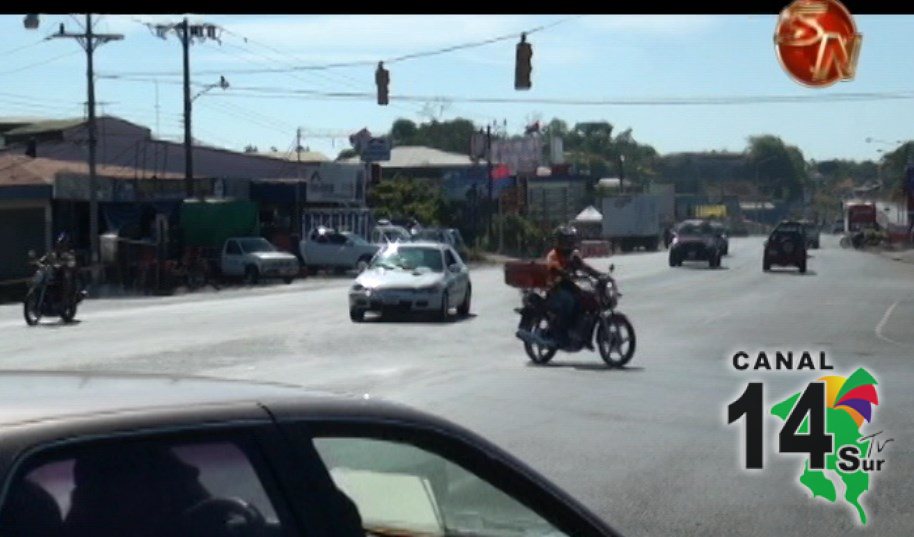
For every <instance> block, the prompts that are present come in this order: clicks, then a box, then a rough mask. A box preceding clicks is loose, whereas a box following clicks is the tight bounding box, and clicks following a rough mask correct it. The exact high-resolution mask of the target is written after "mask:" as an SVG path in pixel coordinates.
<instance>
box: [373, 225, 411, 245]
mask: <svg viewBox="0 0 914 537" xmlns="http://www.w3.org/2000/svg"><path fill="white" fill-rule="evenodd" d="M380 232H381V237H382V240H384V241H386V242H397V241H400V242H407V241H409V240H411V235H410V234H409V231H406V229H404V228H402V227H397V226H391V227H385V228H381V229H380Z"/></svg>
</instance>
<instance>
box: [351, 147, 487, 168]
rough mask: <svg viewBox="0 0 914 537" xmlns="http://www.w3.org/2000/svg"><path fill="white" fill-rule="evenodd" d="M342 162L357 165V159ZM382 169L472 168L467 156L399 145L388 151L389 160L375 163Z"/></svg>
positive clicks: (429, 148)
mask: <svg viewBox="0 0 914 537" xmlns="http://www.w3.org/2000/svg"><path fill="white" fill-rule="evenodd" d="M342 162H348V163H358V162H360V160H359V157H351V158H347V159H343V160H342ZM376 164H379V165H380V166H381V167H382V168H440V167H448V166H472V165H473V164H474V163H473V160H472V159H471V158H470V157H469V156H468V155H463V154H460V153H451V152H448V151H442V150H440V149H435V148H433V147H426V146H422V145H401V146H398V147H394V148H392V149H391V150H390V160H383V161H379V162H376Z"/></svg>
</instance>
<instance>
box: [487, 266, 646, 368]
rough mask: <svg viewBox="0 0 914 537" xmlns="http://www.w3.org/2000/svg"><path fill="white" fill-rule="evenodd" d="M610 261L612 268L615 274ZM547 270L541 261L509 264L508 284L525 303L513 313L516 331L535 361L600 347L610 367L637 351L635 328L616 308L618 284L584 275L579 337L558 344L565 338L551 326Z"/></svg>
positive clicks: (618, 293)
mask: <svg viewBox="0 0 914 537" xmlns="http://www.w3.org/2000/svg"><path fill="white" fill-rule="evenodd" d="M614 269H615V267H614V266H612V265H610V267H609V271H610V273H612V272H613V270H614ZM547 274H548V269H547V268H546V267H545V265H543V264H541V263H537V262H526V263H525V262H511V263H507V264H506V265H505V282H506V283H507V284H508V285H511V286H513V287H519V288H521V289H522V293H523V307H521V308H515V309H514V311H515V312H517V313H519V314H520V316H521V319H520V323H519V324H518V327H517V332H515V335H516V336H517V338H518V339H520V340H521V341H523V343H524V350H525V351H526V352H527V356H529V357H530V360H532V361H533V362H534V363H536V364H546V363H548V362H549V361H550V360H552V358H553V357H554V356H555V354H556V352H558V351H560V350H561V351H564V352H578V351H581V350H583V349H585V348H590V349H593V346H594V345H596V348H597V351H598V352H599V353H600V357H601V358H602V359H603V361H604V362H606V364H607V365H609V366H610V367H623V366H625V365H626V364H628V362H629V361H631V359H632V357H633V356H634V355H635V329H634V327H633V326H632V324H631V322H630V321H629V320H628V317H626V316H625V315H624V314H623V313H620V312H618V311H616V306H617V305H618V303H619V297H621V296H622V293H620V292H619V287H618V284H617V283H616V281H615V279H613V278H612V276H609V275H606V276H602V277H600V278H593V277H591V276H582V277H581V278H580V279H579V280H577V281H576V283H577V285H578V287H579V288H580V291H581V292H580V293H579V298H580V300H581V310H582V312H581V314H580V315H579V318H578V321H577V323H576V326H574V327H572V328H570V330H573V331H576V334H574V335H576V336H577V337H573V338H567V339H569V340H570V342H569V343H568V344H566V345H559V344H558V343H557V342H558V341H559V340H560V339H561V338H559V337H557V336H559V335H560V334H554V333H553V331H552V329H551V327H552V326H554V325H555V315H554V313H552V311H550V309H549V308H548V307H547V302H546V298H547V293H546V292H545V291H544V288H545V287H546V281H547V278H546V276H547Z"/></svg>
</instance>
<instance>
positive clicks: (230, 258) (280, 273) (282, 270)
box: [220, 237, 300, 284]
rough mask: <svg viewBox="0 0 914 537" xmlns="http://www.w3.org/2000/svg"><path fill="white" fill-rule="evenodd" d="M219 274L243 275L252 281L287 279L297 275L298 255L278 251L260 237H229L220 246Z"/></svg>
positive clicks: (287, 281) (249, 281)
mask: <svg viewBox="0 0 914 537" xmlns="http://www.w3.org/2000/svg"><path fill="white" fill-rule="evenodd" d="M220 268H221V270H222V274H223V275H225V276H229V277H243V278H244V279H245V281H246V282H247V283H250V284H254V283H257V282H258V281H260V279H261V278H282V280H283V281H284V282H286V283H292V280H293V279H295V277H296V276H297V275H298V271H299V268H300V265H299V263H298V258H297V257H295V256H294V255H292V254H290V253H287V252H280V251H279V250H277V249H276V247H275V246H273V245H272V244H271V243H270V241H268V240H266V239H264V238H263V237H232V238H229V239H228V240H226V241H225V244H224V245H223V247H222V258H221V262H220Z"/></svg>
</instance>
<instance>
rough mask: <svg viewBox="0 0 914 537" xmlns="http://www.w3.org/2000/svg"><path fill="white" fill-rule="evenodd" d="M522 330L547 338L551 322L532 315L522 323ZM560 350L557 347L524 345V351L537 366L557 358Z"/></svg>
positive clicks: (542, 317)
mask: <svg viewBox="0 0 914 537" xmlns="http://www.w3.org/2000/svg"><path fill="white" fill-rule="evenodd" d="M521 329H522V330H528V331H530V332H533V333H534V334H539V335H541V336H545V334H546V333H547V331H548V330H549V320H548V319H546V318H545V317H544V316H542V315H532V316H530V317H529V318H528V319H527V320H525V321H524V322H523V323H522V326H521ZM557 350H558V349H556V348H555V347H544V346H540V345H536V344H534V343H526V342H525V343H524V351H526V353H527V356H528V357H529V358H530V360H532V361H533V363H535V364H539V365H544V364H548V363H549V360H552V358H553V357H554V356H555V353H556V351H557Z"/></svg>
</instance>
